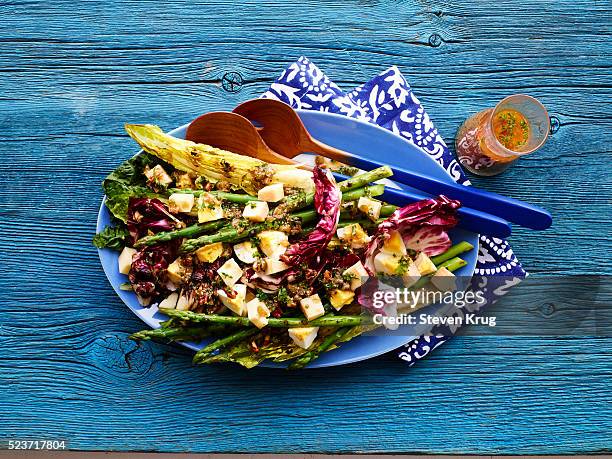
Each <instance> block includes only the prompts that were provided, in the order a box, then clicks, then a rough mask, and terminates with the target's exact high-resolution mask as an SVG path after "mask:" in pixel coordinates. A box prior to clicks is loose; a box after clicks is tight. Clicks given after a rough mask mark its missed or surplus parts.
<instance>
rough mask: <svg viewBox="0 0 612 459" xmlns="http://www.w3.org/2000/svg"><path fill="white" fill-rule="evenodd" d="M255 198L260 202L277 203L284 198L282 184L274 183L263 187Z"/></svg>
mask: <svg viewBox="0 0 612 459" xmlns="http://www.w3.org/2000/svg"><path fill="white" fill-rule="evenodd" d="M257 197H258V198H259V199H261V200H262V201H267V202H278V201H280V200H281V199H283V198H284V197H285V190H284V188H283V184H282V183H274V184H272V185H268V186H264V187H263V188H262V189H261V190H259V191H258V192H257Z"/></svg>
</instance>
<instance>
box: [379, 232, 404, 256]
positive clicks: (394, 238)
mask: <svg viewBox="0 0 612 459" xmlns="http://www.w3.org/2000/svg"><path fill="white" fill-rule="evenodd" d="M382 251H383V252H386V253H391V254H395V255H400V256H401V255H406V253H407V252H406V244H404V240H403V239H402V235H401V234H400V233H399V231H391V232H390V237H389V239H386V240H385V242H384V243H383V247H382Z"/></svg>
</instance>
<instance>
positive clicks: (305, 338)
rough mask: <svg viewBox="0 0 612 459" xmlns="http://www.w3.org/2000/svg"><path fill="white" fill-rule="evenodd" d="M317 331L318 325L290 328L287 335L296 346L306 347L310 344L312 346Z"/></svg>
mask: <svg viewBox="0 0 612 459" xmlns="http://www.w3.org/2000/svg"><path fill="white" fill-rule="evenodd" d="M318 332H319V327H299V328H290V329H289V337H290V338H291V339H292V340H293V342H294V343H295V344H296V345H297V346H299V347H301V348H302V349H308V348H309V347H310V346H312V343H313V342H314V340H315V338H316V337H317V333H318Z"/></svg>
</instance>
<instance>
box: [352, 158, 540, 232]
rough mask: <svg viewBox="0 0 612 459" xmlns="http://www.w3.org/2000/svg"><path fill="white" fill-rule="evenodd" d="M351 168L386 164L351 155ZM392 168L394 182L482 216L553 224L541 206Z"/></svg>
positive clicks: (528, 224) (526, 224) (519, 222)
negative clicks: (443, 196) (440, 196)
mask: <svg viewBox="0 0 612 459" xmlns="http://www.w3.org/2000/svg"><path fill="white" fill-rule="evenodd" d="M350 165H351V166H355V167H358V168H360V169H364V170H371V169H376V168H377V167H381V166H383V165H384V164H378V163H376V162H374V161H370V160H369V159H365V158H362V157H360V156H358V155H354V154H352V155H351V156H350ZM390 167H391V169H392V170H393V177H391V178H390V179H391V180H393V181H395V182H398V183H403V184H405V185H408V186H410V187H412V188H416V189H418V190H420V191H424V192H425V193H431V194H432V195H435V196H437V195H440V194H443V195H445V196H447V197H449V198H451V199H457V200H459V201H461V204H462V205H463V206H465V207H469V208H471V209H472V210H474V211H475V209H478V211H481V214H484V213H486V214H491V215H496V216H498V217H502V218H503V219H505V220H508V221H510V222H512V223H516V224H517V225H521V226H524V227H526V228H530V229H534V230H544V229H546V228H548V227H550V225H551V224H552V217H551V215H550V213H549V212H548V211H547V210H545V209H542V208H541V207H537V206H534V205H532V204H529V203H526V202H523V201H519V200H518V199H513V198H508V197H506V196H502V195H500V194H497V193H492V192H490V191H484V190H481V189H478V188H472V187H468V186H464V185H459V184H456V183H447V182H443V181H441V180H438V179H435V178H431V177H427V176H424V175H422V174H418V173H416V172H410V171H407V170H405V169H402V168H399V167H395V166H390ZM478 232H482V233H484V232H485V231H483V230H481V231H478Z"/></svg>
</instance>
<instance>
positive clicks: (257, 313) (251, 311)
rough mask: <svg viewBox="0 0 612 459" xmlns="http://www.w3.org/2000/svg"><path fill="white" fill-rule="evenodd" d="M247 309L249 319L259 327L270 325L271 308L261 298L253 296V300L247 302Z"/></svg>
mask: <svg viewBox="0 0 612 459" xmlns="http://www.w3.org/2000/svg"><path fill="white" fill-rule="evenodd" d="M246 309H247V314H248V316H249V320H250V321H251V323H252V324H253V325H255V326H256V327H257V328H263V327H265V326H266V325H268V317H270V310H269V309H268V307H267V306H266V305H265V303H264V302H263V301H261V300H260V299H259V298H253V299H252V300H251V301H249V302H248V303H247V304H246Z"/></svg>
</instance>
